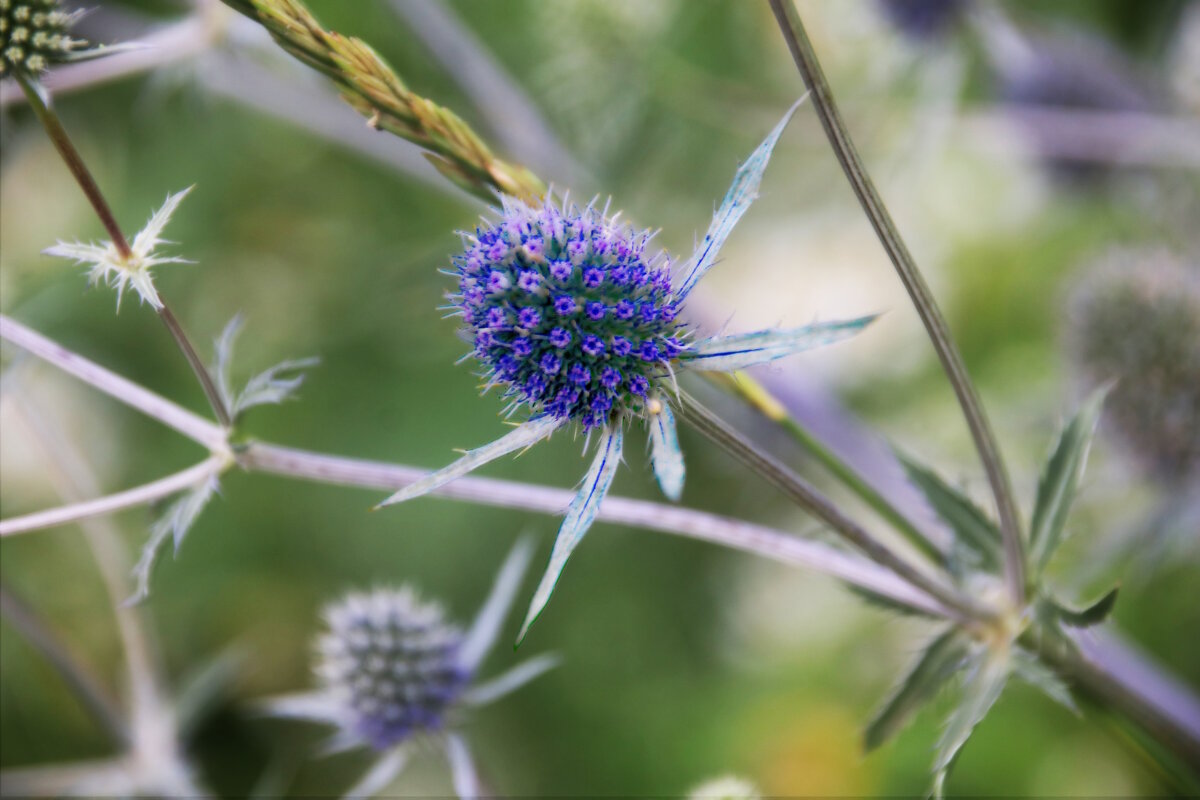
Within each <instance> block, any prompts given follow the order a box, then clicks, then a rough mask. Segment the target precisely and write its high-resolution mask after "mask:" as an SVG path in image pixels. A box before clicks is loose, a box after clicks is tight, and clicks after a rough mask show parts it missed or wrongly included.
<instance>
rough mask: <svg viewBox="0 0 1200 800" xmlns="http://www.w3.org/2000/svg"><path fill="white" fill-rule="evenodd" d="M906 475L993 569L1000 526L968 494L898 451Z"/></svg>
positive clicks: (999, 552) (1000, 553) (997, 562)
mask: <svg viewBox="0 0 1200 800" xmlns="http://www.w3.org/2000/svg"><path fill="white" fill-rule="evenodd" d="M896 457H897V458H898V459H900V464H901V465H902V466H903V467H904V471H905V473H906V474H907V475H908V479H909V480H910V481H911V482H912V483H913V485H915V486H916V487H917V488H918V489H920V490H921V492H922V493H923V494H924V495H925V499H926V500H928V501H929V505H930V506H931V507H932V508H933V510H934V512H935V513H936V514H937V515H938V517H940V518H941V520H942V521H943V522H945V523H946V524H947V525H949V526H950V529H951V530H952V531H954V533H955V540H956V541H957V542H958V543H960V544H962V545H965V546H966V548H967V549H968V551H969V552H970V553H972V554H973V555H975V556H976V557H977V558H978V559H979V562H980V564H981V565H982V566H983V567H984V568H985V569H988V570H991V571H995V570H998V569H999V568H1000V565H1001V564H1002V563H1003V558H1004V556H1003V551H1002V545H1001V540H1000V530H999V529H998V528H997V527H996V525H995V524H994V523H993V522H992V521H991V520H990V519H988V517H987V515H986V514H984V513H983V511H981V510H980V509H979V506H977V505H975V503H974V502H972V500H971V498H969V497H967V496H966V495H965V494H963V493H962V492H960V491H959V490H958V489H955V488H954V487H953V486H951V485H950V484H948V483H946V482H945V481H944V480H942V479H941V478H940V477H939V476H938V475H937V473H935V472H934V471H933V470H931V469H929V468H928V467H925V466H923V465H921V464H918V463H917V462H916V461H913V460H912V459H910V458H908V457H907V456H905V455H903V454H901V453H897V454H896Z"/></svg>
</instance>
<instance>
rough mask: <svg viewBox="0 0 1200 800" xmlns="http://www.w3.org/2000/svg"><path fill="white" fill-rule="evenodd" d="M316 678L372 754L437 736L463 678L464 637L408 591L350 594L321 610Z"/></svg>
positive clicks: (435, 607) (434, 608)
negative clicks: (414, 739) (460, 653)
mask: <svg viewBox="0 0 1200 800" xmlns="http://www.w3.org/2000/svg"><path fill="white" fill-rule="evenodd" d="M325 621H326V624H327V625H328V631H327V632H326V633H325V635H324V636H322V637H321V638H320V640H319V641H318V643H317V652H318V654H319V657H320V663H319V665H318V667H317V674H318V675H319V676H320V677H321V680H322V681H323V682H324V683H325V686H326V688H327V689H328V690H329V692H330V693H331V694H332V695H334V696H336V697H337V698H339V699H340V700H341V701H342V702H343V703H344V704H345V711H346V714H347V718H348V720H349V728H350V730H351V731H352V732H353V733H354V734H355V735H356V736H358V737H359V738H360V739H362V740H363V741H364V742H367V743H369V744H370V745H371V746H372V747H374V748H375V749H376V750H386V749H387V748H389V747H391V746H392V745H394V744H397V743H399V742H401V741H403V740H405V739H407V738H408V737H409V736H411V735H413V734H414V733H417V732H429V731H437V730H439V729H440V728H441V727H442V724H443V722H444V718H445V715H446V710H447V709H448V708H450V706H451V705H452V704H453V703H454V702H455V701H456V700H457V699H458V697H459V695H460V694H461V693H462V690H463V689H464V688H465V687H466V685H467V683H468V682H469V680H470V677H471V676H470V674H469V673H468V672H467V670H466V669H464V668H463V666H462V665H461V664H460V663H459V661H458V651H459V649H460V648H461V647H462V640H463V632H462V630H461V629H459V628H458V627H456V626H454V625H451V624H448V623H447V622H446V621H445V614H444V612H443V611H442V607H441V606H440V605H438V604H437V603H431V602H425V601H422V600H421V599H420V598H419V597H418V596H417V594H416V592H414V591H413V590H412V589H410V588H408V587H403V588H400V589H377V590H375V591H373V592H370V593H366V594H350V595H347V596H346V597H345V598H343V599H342V600H340V601H338V602H336V603H334V604H332V605H330V606H329V607H328V608H326V610H325Z"/></svg>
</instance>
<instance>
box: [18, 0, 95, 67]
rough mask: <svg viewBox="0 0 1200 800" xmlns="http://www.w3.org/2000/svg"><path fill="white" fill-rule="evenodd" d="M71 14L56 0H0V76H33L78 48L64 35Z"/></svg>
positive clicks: (78, 41) (81, 43) (74, 41)
mask: <svg viewBox="0 0 1200 800" xmlns="http://www.w3.org/2000/svg"><path fill="white" fill-rule="evenodd" d="M73 17H74V15H73V14H69V13H67V12H65V11H62V10H60V9H59V4H58V0H0V77H3V76H7V75H8V74H9V73H10V72H21V73H23V74H26V75H37V74H38V73H40V72H42V71H43V70H45V69H46V67H48V66H50V65H51V64H53V63H55V62H59V61H65V60H67V58H68V57H69V56H70V55H71V53H73V52H75V51H76V50H78V49H80V48H82V47H83V46H84V45H85V42H83V41H80V40H78V39H72V38H71V37H70V36H68V35H67V27H68V26H69V25H70V24H71V21H72V19H73Z"/></svg>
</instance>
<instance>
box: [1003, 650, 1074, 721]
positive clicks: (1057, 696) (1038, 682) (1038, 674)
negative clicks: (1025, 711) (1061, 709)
mask: <svg viewBox="0 0 1200 800" xmlns="http://www.w3.org/2000/svg"><path fill="white" fill-rule="evenodd" d="M1012 659H1013V669H1014V672H1015V673H1016V676H1017V677H1018V678H1020V679H1021V680H1023V681H1024V682H1025V683H1028V684H1029V685H1030V686H1032V687H1033V688H1035V689H1038V690H1039V691H1041V693H1042V694H1044V695H1046V696H1047V697H1049V698H1050V699H1051V700H1053V701H1054V702H1056V703H1058V704H1060V705H1062V706H1065V707H1066V708H1067V709H1068V710H1069V711H1071V712H1073V713H1074V714H1076V715H1078V714H1079V706H1077V705H1075V698H1073V697H1071V690H1070V689H1068V688H1067V685H1066V684H1065V683H1063V680H1062V678H1060V677H1058V675H1057V674H1056V673H1055V672H1054V670H1052V669H1050V668H1049V667H1047V666H1046V665H1045V664H1043V663H1042V662H1041V661H1038V659H1037V656H1035V655H1034V654H1033V653H1030V652H1029V651H1027V650H1020V649H1018V650H1016V651H1015V652H1014V653H1013V656H1012Z"/></svg>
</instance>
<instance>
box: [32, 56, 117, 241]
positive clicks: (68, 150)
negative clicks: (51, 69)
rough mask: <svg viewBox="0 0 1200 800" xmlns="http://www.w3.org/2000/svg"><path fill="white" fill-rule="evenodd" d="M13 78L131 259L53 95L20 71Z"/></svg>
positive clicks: (107, 229) (68, 166)
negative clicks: (60, 116)
mask: <svg viewBox="0 0 1200 800" xmlns="http://www.w3.org/2000/svg"><path fill="white" fill-rule="evenodd" d="M13 77H14V78H16V80H17V83H18V84H19V85H20V86H21V91H23V92H24V93H25V99H26V100H27V101H29V107H30V108H31V109H33V113H34V114H35V115H36V116H37V118H38V121H39V122H41V123H42V127H43V128H45V129H46V134H47V135H48V136H49V137H50V141H51V142H52V143H53V144H54V147H55V149H56V150H58V154H59V155H60V156H62V160H63V162H64V163H65V164H66V165H67V169H69V170H70V171H71V175H72V176H74V178H75V182H76V183H78V184H79V188H80V189H82V190H83V194H84V196H85V197H87V199H88V202H89V203H91V204H92V208H93V209H94V210H95V212H96V216H97V217H99V218H100V223H101V224H102V225H103V226H104V230H106V231H108V238H110V239H111V240H112V243H113V246H114V247H116V248H117V252H118V253H120V254H121V257H122V258H129V257H130V256H132V255H133V250H131V249H130V248H129V241H128V240H127V239H126V238H125V234H124V233H122V232H121V226H120V225H118V224H117V219H116V217H114V216H113V213H112V209H111V208H109V207H108V202H107V201H106V200H105V199H104V195H103V194H101V193H100V187H99V186H97V185H96V179H95V178H93V177H92V173H91V171H90V170H88V168H87V164H85V163H84V161H83V157H82V156H81V155H79V151H78V150H76V149H75V144H74V142H72V141H71V137H70V136H68V135H67V129H66V128H64V127H63V124H62V120H60V119H59V118H58V114H56V113H55V112H54V109H53V107H52V106H51V103H50V94H49V93H48V92H46V91H45V89H43V88H42V87H41V85H40V84H38V83H37V82H36V81H34V80H31V79H30V78H28V77H26V76H25V75H23V74H21V72H20V70H16V71H14V72H13Z"/></svg>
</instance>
